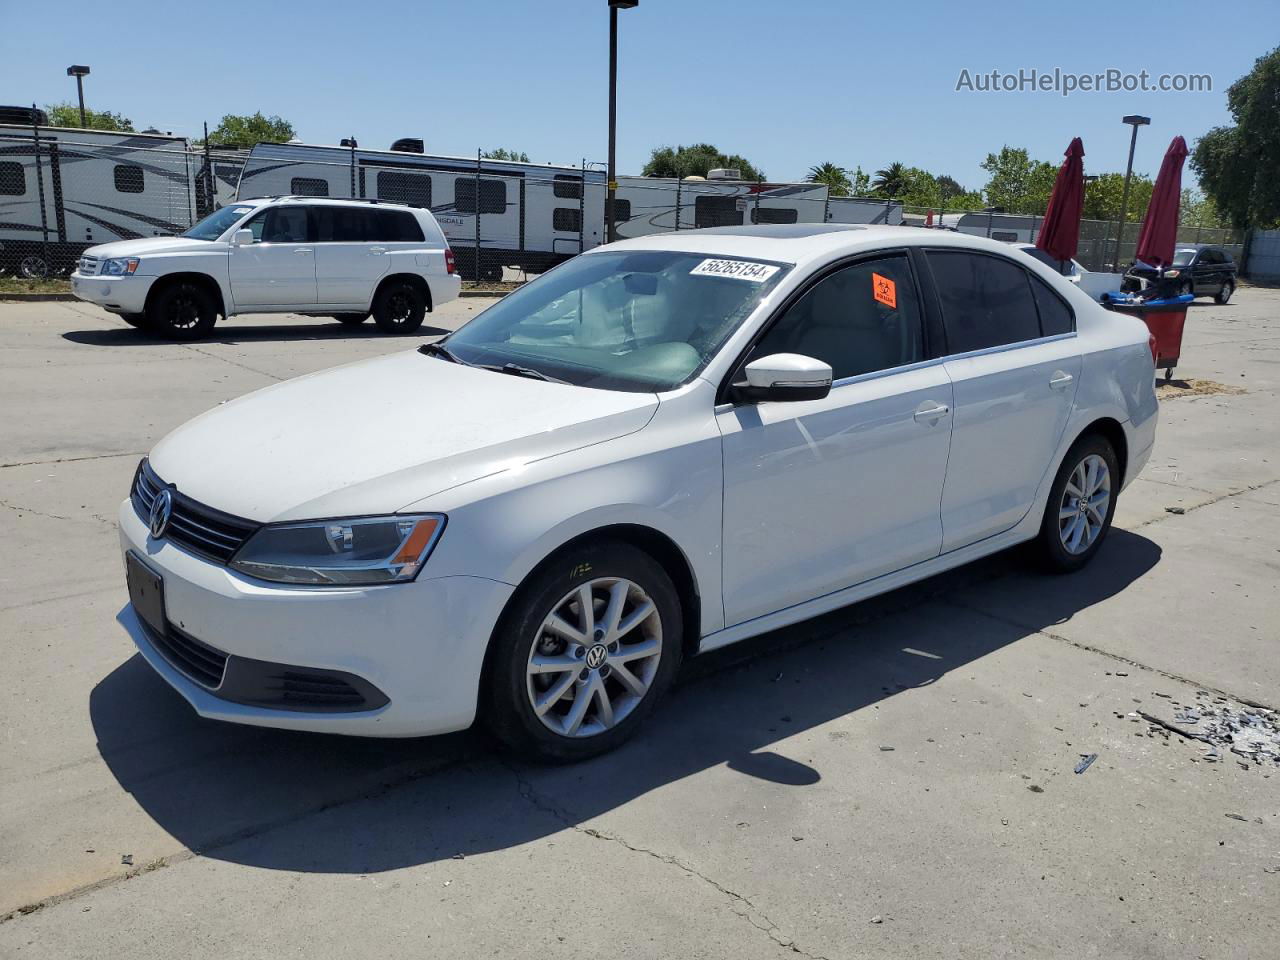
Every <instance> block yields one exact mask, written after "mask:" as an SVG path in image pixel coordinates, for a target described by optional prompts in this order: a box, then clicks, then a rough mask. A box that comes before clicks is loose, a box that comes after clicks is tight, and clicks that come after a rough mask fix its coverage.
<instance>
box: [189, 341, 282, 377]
mask: <svg viewBox="0 0 1280 960" xmlns="http://www.w3.org/2000/svg"><path fill="white" fill-rule="evenodd" d="M187 349H188V350H190V351H191V352H192V353H198V354H200V355H201V356H205V357H208V358H209V359H210V360H221V361H222V362H223V363H229V364H231V366H233V367H239V368H240V369H241V370H248V371H249V372H250V373H256V374H257V375H258V376H260V377H266V378H267V379H269V380H274V381H275V382H276V383H281V382H282V381H284V380H286V379H287V378H286V377H277V376H276V375H275V374H274V373H267V371H265V370H258V369H256V368H254V367H251V366H249V365H248V364H247V363H241V362H240V361H238V360H232V359H231V358H229V357H223V356H219V355H218V354H216V353H210V352H209V351H208V350H201V349H200V348H199V347H193V346H191V345H190V344H188V345H187Z"/></svg>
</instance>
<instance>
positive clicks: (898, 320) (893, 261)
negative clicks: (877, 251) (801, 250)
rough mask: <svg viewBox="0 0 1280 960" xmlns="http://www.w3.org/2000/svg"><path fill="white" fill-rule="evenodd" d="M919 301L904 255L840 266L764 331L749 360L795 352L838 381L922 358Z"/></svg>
mask: <svg viewBox="0 0 1280 960" xmlns="http://www.w3.org/2000/svg"><path fill="white" fill-rule="evenodd" d="M920 317H921V313H920V303H919V301H918V299H917V298H916V288H915V283H914V281H913V280H912V274H911V265H910V263H909V262H908V261H907V258H906V257H905V256H901V255H899V256H892V257H882V258H880V259H877V260H869V261H863V262H862V263H855V264H853V265H852V266H848V267H843V268H841V269H839V270H837V271H836V272H835V273H833V274H831V275H830V276H828V277H825V278H823V279H822V280H820V281H818V283H817V284H816V285H815V286H813V287H811V288H810V289H809V290H808V292H806V293H805V294H804V296H802V297H801V298H800V299H799V300H797V301H796V302H795V303H794V304H792V306H791V307H790V308H788V310H787V312H786V313H785V314H783V315H782V316H781V317H779V318H778V321H777V322H776V323H775V324H774V325H773V326H772V327H771V328H770V329H769V332H768V333H766V334H765V335H764V337H763V339H761V341H760V342H759V343H758V344H756V347H755V349H754V350H752V351H751V358H752V359H755V358H757V357H766V356H768V355H769V354H772V353H799V354H802V355H804V356H806V357H814V358H815V359H818V360H825V361H826V362H827V363H829V364H831V375H832V377H833V378H834V379H836V380H840V379H842V378H844V377H855V376H857V375H858V374H862V373H874V372H875V371H877V370H889V369H892V368H893V367H900V366H903V365H904V364H908V363H915V362H917V361H919V360H923V359H924V335H923V332H922V326H921V320H920Z"/></svg>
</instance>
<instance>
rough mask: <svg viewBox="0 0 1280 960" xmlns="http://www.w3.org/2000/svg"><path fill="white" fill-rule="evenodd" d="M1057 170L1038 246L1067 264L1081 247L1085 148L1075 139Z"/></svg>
mask: <svg viewBox="0 0 1280 960" xmlns="http://www.w3.org/2000/svg"><path fill="white" fill-rule="evenodd" d="M1064 156H1065V157H1066V158H1067V159H1065V160H1063V161H1062V166H1061V167H1059V168H1058V178H1057V179H1056V180H1054V182H1053V194H1052V195H1051V196H1050V197H1049V207H1048V209H1046V210H1045V212H1044V224H1043V225H1042V226H1041V227H1040V235H1039V236H1038V237H1036V246H1037V247H1039V248H1040V249H1041V250H1043V251H1044V252H1045V253H1047V254H1049V256H1051V257H1053V259H1055V260H1061V261H1064V262H1065V261H1067V260H1071V259H1073V258H1074V257H1075V255H1076V248H1077V247H1078V246H1079V245H1080V213H1081V211H1083V210H1084V144H1083V143H1081V142H1080V138H1079V137H1076V138H1075V139H1074V140H1072V141H1071V145H1070V146H1069V147H1067V152H1066V153H1065V154H1064Z"/></svg>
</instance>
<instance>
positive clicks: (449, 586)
mask: <svg viewBox="0 0 1280 960" xmlns="http://www.w3.org/2000/svg"><path fill="white" fill-rule="evenodd" d="M119 520H120V541H121V546H122V548H123V550H124V551H125V552H128V551H133V552H134V553H135V554H137V555H138V556H139V557H140V558H142V559H143V560H144V561H145V562H146V564H147V565H148V566H149V567H151V569H152V570H154V571H155V572H156V573H158V574H160V576H161V577H163V578H164V598H165V609H166V616H167V618H168V620H169V621H170V622H171V623H172V624H173V625H174V626H176V627H177V628H178V629H179V630H180V631H182V632H183V633H184V634H186V635H188V636H190V637H193V638H195V639H197V640H198V641H199V642H201V643H203V644H206V645H208V646H209V647H212V648H214V649H216V650H218V651H221V652H223V653H225V654H229V655H231V656H232V657H233V658H245V659H247V660H255V661H269V662H271V663H274V664H290V665H295V666H297V667H298V668H300V669H311V670H316V671H330V672H336V673H340V674H345V675H353V676H354V677H357V678H361V679H363V680H365V681H367V682H368V683H369V684H370V685H372V686H373V687H374V688H376V689H377V690H378V691H380V692H381V693H383V694H385V696H386V698H387V700H388V701H389V702H387V703H386V704H385V705H384V706H381V707H379V708H377V709H373V710H362V711H359V712H331V711H330V712H320V711H314V710H305V709H293V710H285V709H278V708H274V707H266V706H260V705H254V704H249V703H238V702H234V701H232V700H229V699H226V698H224V697H222V696H219V695H218V692H217V691H216V690H211V689H209V687H208V686H206V685H202V684H200V683H197V682H195V681H194V680H193V679H192V678H191V676H190V675H189V674H188V673H187V672H184V671H183V670H180V669H179V668H178V666H176V665H175V663H177V661H176V660H175V659H174V658H173V657H172V654H170V656H168V657H166V655H165V654H164V652H162V650H161V649H160V646H161V645H160V644H157V643H156V642H155V638H153V637H152V636H151V634H150V632H149V631H148V630H146V629H145V628H144V627H143V625H142V624H141V622H140V621H139V620H138V617H137V615H136V614H135V612H134V610H133V608H132V607H129V606H127V607H125V608H124V610H122V611H121V613H120V615H119V617H118V620H119V622H120V624H121V625H122V626H123V627H124V628H125V630H126V631H128V633H129V634H130V636H131V637H132V638H133V641H134V643H135V644H136V645H137V647H138V650H139V652H140V653H141V654H142V656H143V657H144V658H145V659H146V661H147V662H148V663H149V664H151V666H152V667H153V668H154V669H155V670H156V672H157V673H159V674H160V676H162V677H163V678H164V679H165V680H166V681H168V683H169V685H170V686H172V687H173V688H174V689H175V690H177V691H178V693H180V694H181V695H182V696H183V697H184V698H186V700H187V701H188V702H189V703H190V704H191V706H192V707H193V708H195V711H196V712H197V713H198V714H200V715H201V716H203V717H209V718H212V719H216V720H227V721H231V722H233V723H245V724H252V725H256V726H264V727H280V728H284V729H290V730H311V731H317V732H325V733H343V734H352V735H357V736H373V737H412V736H425V735H429V734H437V733H447V732H450V731H453V730H461V729H464V728H466V727H468V726H470V725H471V723H472V721H473V720H474V719H475V714H476V704H477V700H478V695H479V688H480V673H481V669H482V666H483V663H484V654H485V648H486V647H487V645H488V641H489V635H490V634H491V632H492V630H493V625H494V624H495V623H496V622H497V619H498V616H499V614H500V613H501V611H502V608H503V606H504V605H505V604H506V602H507V599H508V598H509V597H510V595H511V592H512V590H513V587H511V586H510V585H509V584H505V583H499V582H497V581H494V580H486V579H483V578H480V577H441V578H436V579H419V580H417V581H415V582H413V583H408V584H394V585H388V586H378V587H355V588H353V587H345V588H302V587H290V586H285V585H279V584H267V583H263V582H261V581H258V580H253V579H251V578H248V577H244V576H241V575H240V574H238V573H235V572H234V571H232V570H230V569H229V568H227V567H224V566H222V565H221V564H218V563H215V562H212V561H209V560H205V559H202V558H200V557H197V556H195V555H193V554H191V553H188V552H186V551H185V550H182V549H181V548H179V547H176V546H174V545H173V544H172V543H170V542H169V541H167V540H159V541H157V540H152V539H151V538H150V537H149V536H148V531H147V528H146V525H145V524H144V523H143V521H142V520H141V519H140V518H139V517H138V515H137V513H136V512H135V510H134V508H133V504H132V503H131V502H130V501H129V500H126V501H124V503H122V504H121V506H120V512H119ZM425 572H426V571H424V573H425Z"/></svg>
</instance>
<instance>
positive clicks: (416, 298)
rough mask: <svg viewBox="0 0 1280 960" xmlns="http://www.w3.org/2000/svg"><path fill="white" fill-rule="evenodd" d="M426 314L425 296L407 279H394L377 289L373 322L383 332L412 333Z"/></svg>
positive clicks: (420, 324)
mask: <svg viewBox="0 0 1280 960" xmlns="http://www.w3.org/2000/svg"><path fill="white" fill-rule="evenodd" d="M426 315H427V298H426V297H424V296H423V295H422V291H421V290H420V289H418V287H417V286H415V285H414V284H412V283H409V282H408V281H407V280H396V281H393V282H391V283H389V284H387V285H386V286H385V287H383V288H382V289H381V290H380V291H378V296H377V298H376V299H375V300H374V303H373V322H374V323H376V324H377V325H378V329H379V330H381V331H382V332H383V333H413V331H415V330H417V329H418V328H419V327H420V326H422V319H423V317H425V316H426Z"/></svg>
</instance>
